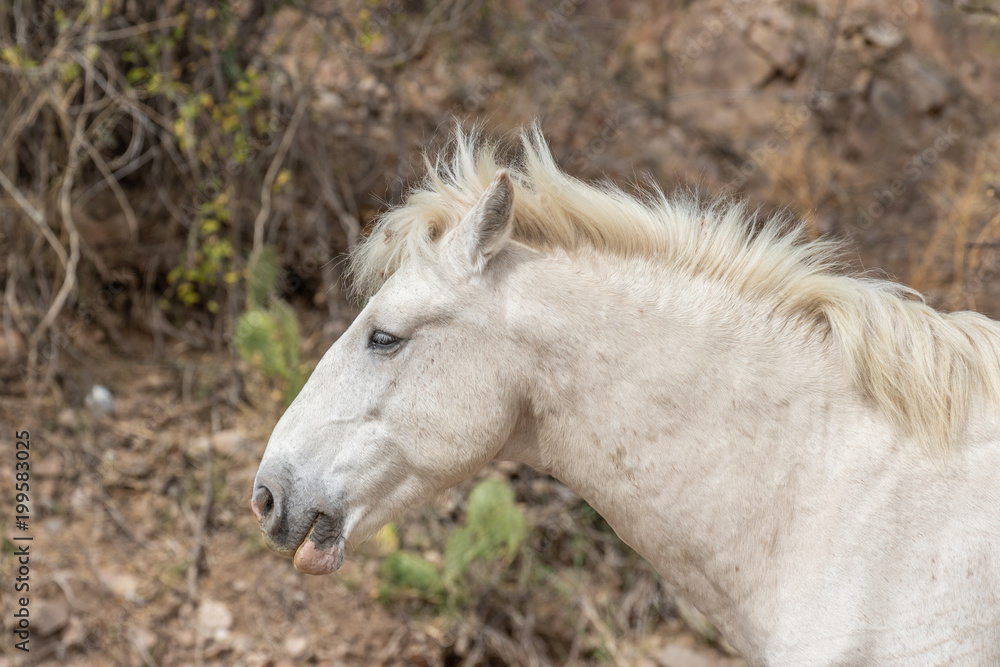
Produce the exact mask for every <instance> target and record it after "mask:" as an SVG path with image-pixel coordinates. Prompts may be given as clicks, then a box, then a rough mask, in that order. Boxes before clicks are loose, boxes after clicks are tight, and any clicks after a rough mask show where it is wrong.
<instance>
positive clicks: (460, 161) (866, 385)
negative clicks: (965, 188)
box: [350, 128, 1000, 450]
mask: <svg viewBox="0 0 1000 667" xmlns="http://www.w3.org/2000/svg"><path fill="white" fill-rule="evenodd" d="M521 143H522V149H523V154H522V157H521V159H520V160H519V161H516V162H511V163H509V164H501V159H500V151H499V150H498V148H497V146H496V145H494V144H491V143H488V142H486V141H483V140H481V139H480V138H479V136H478V135H476V134H472V135H466V134H463V133H461V132H459V133H457V136H456V138H455V140H454V146H453V150H452V152H451V155H450V157H449V158H448V159H447V160H444V161H442V160H438V161H436V162H434V163H431V162H430V161H428V162H427V166H428V170H427V171H428V175H427V177H426V179H425V182H424V183H423V184H422V185H421V186H420V187H418V188H417V189H416V190H414V191H413V192H411V193H410V194H409V196H408V197H407V199H406V201H405V203H403V204H402V205H401V206H398V207H396V208H394V209H392V210H390V211H389V212H387V213H385V214H384V215H383V216H382V217H381V218H380V219H379V220H378V221H377V222H376V224H375V226H374V228H373V229H372V232H371V234H369V235H368V237H367V238H366V239H365V240H364V241H363V242H362V243H361V244H360V245H359V247H358V248H357V250H356V251H355V253H354V255H353V256H352V258H351V262H350V276H351V278H352V279H353V284H354V290H355V293H356V294H358V295H359V296H361V297H369V296H371V295H372V294H374V293H375V292H377V291H378V289H379V288H380V287H381V286H382V284H383V283H384V282H385V280H386V278H388V277H389V276H390V275H391V274H392V273H393V272H394V271H395V270H396V269H397V268H399V266H400V265H401V263H403V262H404V261H406V260H407V259H409V258H418V259H421V260H422V261H433V259H434V258H435V257H436V254H435V242H436V241H437V240H438V239H440V238H441V236H442V235H444V233H445V232H447V231H448V230H449V229H451V228H452V227H454V226H455V225H457V224H458V223H459V221H460V220H461V219H462V218H463V216H464V215H465V214H466V213H467V212H468V211H469V209H470V208H471V207H472V206H473V204H475V202H476V200H477V199H478V198H479V196H480V195H481V194H482V193H483V191H484V189H485V188H486V186H487V185H488V184H489V182H490V180H491V179H492V177H493V175H494V174H495V173H496V171H497V170H498V169H500V168H501V167H506V168H507V169H508V170H509V171H510V175H511V177H512V179H513V182H514V185H515V197H514V201H515V204H514V206H515V208H514V233H513V238H514V240H516V241H519V242H521V243H523V244H526V245H528V246H530V247H533V248H536V249H538V250H541V251H545V250H551V249H555V248H561V249H564V250H567V251H570V252H572V251H573V250H574V249H576V248H578V247H581V246H589V247H592V248H594V249H595V250H597V251H602V252H608V253H613V254H617V255H622V256H641V257H646V258H659V260H660V261H662V262H665V263H666V264H667V265H669V266H672V267H675V268H676V269H678V270H681V271H685V272H688V273H689V274H691V275H700V276H705V277H709V278H711V279H713V280H716V281H718V282H720V283H723V284H725V285H726V286H728V288H730V289H736V290H738V291H739V292H741V293H743V294H745V295H747V296H748V297H751V298H759V299H766V300H768V302H769V303H771V304H773V307H774V309H775V311H776V312H780V313H783V314H785V315H786V316H788V317H789V318H791V319H795V320H798V321H801V322H804V323H805V324H807V325H808V326H810V327H812V328H813V329H815V330H819V331H820V332H822V333H823V334H824V335H825V336H828V337H829V338H830V339H831V340H832V341H833V342H834V344H835V345H837V346H838V347H839V349H840V350H841V352H842V355H843V359H844V363H845V364H846V368H847V369H848V371H849V372H850V373H851V375H852V376H853V377H854V378H855V381H856V382H857V385H858V387H859V388H860V390H861V391H862V392H864V393H865V394H866V395H867V396H869V397H870V398H871V399H872V400H874V401H875V402H876V403H877V404H878V405H879V406H880V407H881V408H882V410H884V412H885V413H886V414H887V415H888V416H889V417H890V418H891V419H892V420H893V421H894V422H895V423H896V425H897V426H898V428H900V429H901V431H902V432H904V433H909V434H912V435H913V436H914V437H915V438H916V439H917V440H918V441H920V442H921V443H923V444H924V445H925V446H927V447H928V448H929V449H939V450H940V449H945V448H948V447H951V446H953V445H954V444H955V443H956V441H958V439H959V438H960V436H961V434H962V432H963V430H964V427H965V423H966V418H967V415H968V412H969V409H970V405H971V404H972V402H973V401H974V400H975V399H977V398H979V399H985V400H987V401H989V403H990V405H994V406H996V405H1000V327H998V325H997V324H996V323H995V322H993V321H992V320H990V319H988V318H986V317H984V316H982V315H979V314H977V313H971V312H959V313H951V314H944V313H939V312H937V311H935V310H934V309H932V308H930V307H929V306H927V305H926V304H924V303H923V301H922V300H921V299H920V295H919V294H917V293H916V292H915V291H913V290H911V289H910V288H907V287H905V286H902V285H899V284H897V283H893V282H890V281H885V280H871V279H865V278H859V277H855V276H846V275H840V274H838V273H836V272H835V271H834V270H833V268H832V258H833V257H834V255H835V251H836V250H837V244H835V243H832V242H829V241H813V242H811V243H803V234H802V228H801V226H800V225H795V226H793V228H792V229H791V231H789V230H788V229H787V227H788V225H787V224H785V221H783V220H780V219H771V220H769V221H766V222H765V223H764V224H763V226H762V227H759V228H757V227H756V226H755V225H754V224H753V215H752V214H751V213H750V212H749V211H748V210H747V208H746V207H745V206H743V205H741V204H730V203H719V204H714V205H710V206H703V205H700V204H697V203H695V202H693V201H690V200H686V201H680V202H670V201H667V199H666V198H665V196H664V195H663V193H662V192H661V191H659V190H654V191H652V192H651V193H649V194H648V195H646V196H645V197H644V198H638V197H635V196H633V195H630V194H628V193H625V192H623V191H622V190H620V189H619V188H617V187H615V186H613V185H610V184H601V185H591V184H587V183H584V182H582V181H579V180H577V179H575V178H573V177H571V176H568V175H567V174H565V173H564V172H563V171H562V170H560V169H559V167H558V166H557V165H556V163H555V161H554V160H553V158H552V155H551V153H550V152H549V150H548V147H547V145H546V143H545V140H544V138H543V137H542V134H541V132H540V131H539V130H538V129H537V128H533V129H531V130H528V131H526V132H524V133H523V135H522V142H521Z"/></svg>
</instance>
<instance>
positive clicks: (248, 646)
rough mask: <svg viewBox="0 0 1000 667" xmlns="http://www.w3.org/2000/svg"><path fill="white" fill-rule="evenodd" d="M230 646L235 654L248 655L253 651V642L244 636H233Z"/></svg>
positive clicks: (250, 638)
mask: <svg viewBox="0 0 1000 667" xmlns="http://www.w3.org/2000/svg"><path fill="white" fill-rule="evenodd" d="M230 646H231V647H232V649H233V650H234V651H236V652H237V653H249V652H250V651H252V650H253V646H254V641H253V638H252V637H248V636H246V635H234V636H233V638H232V642H230Z"/></svg>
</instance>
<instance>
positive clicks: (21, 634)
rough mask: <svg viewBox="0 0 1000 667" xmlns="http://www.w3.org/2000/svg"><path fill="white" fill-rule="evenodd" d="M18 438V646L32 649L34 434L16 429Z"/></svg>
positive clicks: (16, 459) (16, 614)
mask: <svg viewBox="0 0 1000 667" xmlns="http://www.w3.org/2000/svg"><path fill="white" fill-rule="evenodd" d="M14 438H15V440H16V441H17V445H16V446H15V448H14V459H15V461H14V528H15V532H14V559H15V562H16V565H17V570H16V571H15V573H14V577H13V580H14V581H13V582H12V583H13V585H14V602H15V604H14V605H13V607H14V647H15V648H17V649H19V650H21V651H28V650H29V649H28V642H29V641H30V639H31V620H30V619H31V612H30V610H29V603H30V598H29V596H28V592H29V590H30V579H31V577H30V575H31V549H30V547H31V535H29V534H28V529H29V522H30V521H31V495H30V493H31V484H30V482H31V464H30V460H31V434H30V433H28V431H26V430H23V431H16V432H15V433H14Z"/></svg>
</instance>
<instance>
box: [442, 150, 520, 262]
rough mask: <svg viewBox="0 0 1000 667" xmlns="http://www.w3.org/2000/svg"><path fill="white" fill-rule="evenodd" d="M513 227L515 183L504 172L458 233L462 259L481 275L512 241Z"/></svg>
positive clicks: (492, 184)
mask: <svg viewBox="0 0 1000 667" xmlns="http://www.w3.org/2000/svg"><path fill="white" fill-rule="evenodd" d="M513 227H514V184H513V183H512V182H511V180H510V175H509V174H508V173H507V170H506V169H501V170H500V171H498V172H497V173H496V176H494V177H493V181H492V182H491V183H490V184H489V186H488V187H487V188H486V191H485V192H483V194H482V196H481V197H480V198H479V201H477V202H476V205H475V206H473V207H472V210H471V211H469V213H468V214H467V215H466V216H465V218H464V219H463V220H462V222H461V223H460V224H459V227H458V229H457V230H456V232H457V234H456V236H457V238H456V239H455V242H456V245H457V246H458V247H457V249H458V250H459V251H460V254H461V256H462V259H463V260H465V261H468V262H471V263H472V269H473V271H475V272H477V273H480V272H482V270H483V269H484V268H485V267H486V264H487V263H489V261H490V258H492V257H493V255H495V254H496V252H497V251H498V250H500V248H502V247H503V245H504V243H505V242H506V241H507V239H509V238H510V235H511V232H512V231H513Z"/></svg>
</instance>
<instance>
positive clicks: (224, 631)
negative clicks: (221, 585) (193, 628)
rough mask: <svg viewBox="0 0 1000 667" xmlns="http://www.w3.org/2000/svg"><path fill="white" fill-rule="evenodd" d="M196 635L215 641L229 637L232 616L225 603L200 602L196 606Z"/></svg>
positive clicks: (214, 601) (213, 601) (216, 601)
mask: <svg viewBox="0 0 1000 667" xmlns="http://www.w3.org/2000/svg"><path fill="white" fill-rule="evenodd" d="M197 620H198V634H199V635H201V636H202V637H209V638H212V639H215V640H223V639H225V638H226V637H228V636H229V628H231V627H232V626H233V614H232V612H230V611H229V607H227V606H226V604H225V603H223V602H219V601H218V600H202V601H201V604H199V605H198V616H197Z"/></svg>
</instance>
